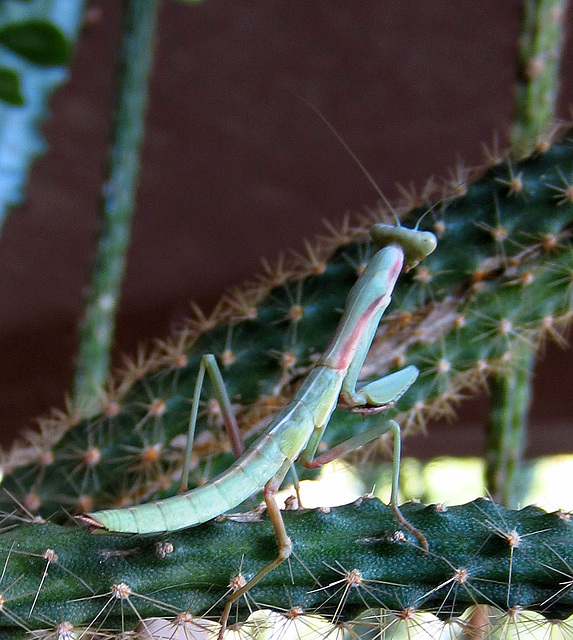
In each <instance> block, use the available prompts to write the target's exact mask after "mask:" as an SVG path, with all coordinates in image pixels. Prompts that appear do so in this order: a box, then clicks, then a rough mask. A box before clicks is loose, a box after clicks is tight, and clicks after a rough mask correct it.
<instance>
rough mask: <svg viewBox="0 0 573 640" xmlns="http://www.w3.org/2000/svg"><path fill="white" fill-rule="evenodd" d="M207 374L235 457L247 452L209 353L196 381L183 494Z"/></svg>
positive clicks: (219, 372) (188, 433)
mask: <svg viewBox="0 0 573 640" xmlns="http://www.w3.org/2000/svg"><path fill="white" fill-rule="evenodd" d="M205 372H207V373H208V374H209V378H211V383H212V385H213V392H214V393H215V398H216V400H217V402H218V403H219V409H220V410H221V415H222V416H223V422H224V424H225V430H226V431H227V436H228V438H229V440H230V442H231V448H232V449H233V455H234V456H235V459H236V458H239V457H240V456H242V455H243V453H244V452H245V445H244V444H243V441H242V439H241V434H240V431H239V425H238V424H237V419H236V418H235V414H234V413H233V409H232V407H231V401H230V400H229V395H228V394H227V390H226V389H225V383H224V381H223V376H222V375H221V370H220V369H219V365H218V364H217V360H216V359H215V356H214V355H213V354H212V353H207V354H205V355H204V356H203V357H202V358H201V363H200V365H199V372H198V373H197V379H196V381H195V389H194V391H193V402H192V404H191V415H190V416H189V428H188V431H187V449H186V451H185V462H184V463H183V471H182V472H181V484H180V486H179V491H180V492H181V493H183V492H185V491H187V489H188V484H189V468H190V466H191V452H192V451H193V440H194V438H195V426H196V425H197V414H198V412H199V402H200V400H201V389H202V388H203V381H204V380H205Z"/></svg>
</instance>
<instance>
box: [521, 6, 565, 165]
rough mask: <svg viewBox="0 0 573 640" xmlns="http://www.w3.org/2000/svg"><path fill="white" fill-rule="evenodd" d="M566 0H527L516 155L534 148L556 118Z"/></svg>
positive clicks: (525, 153)
mask: <svg viewBox="0 0 573 640" xmlns="http://www.w3.org/2000/svg"><path fill="white" fill-rule="evenodd" d="M567 4H568V1H567V0H525V3H524V10H523V26H522V33H521V38H520V51H519V58H520V67H519V76H518V80H517V85H516V89H515V106H514V116H513V127H512V130H511V147H512V150H513V155H514V157H517V158H520V157H523V156H524V155H527V154H528V153H531V152H532V151H534V150H535V149H536V148H537V147H538V144H539V143H540V141H541V139H542V138H543V137H544V136H547V135H548V134H549V133H550V130H551V128H552V126H553V124H554V122H555V104H556V100H557V95H558V91H559V64H560V59H561V50H562V46H563V40H564V38H563V26H564V17H565V13H566V11H567Z"/></svg>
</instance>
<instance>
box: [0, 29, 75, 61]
mask: <svg viewBox="0 0 573 640" xmlns="http://www.w3.org/2000/svg"><path fill="white" fill-rule="evenodd" d="M0 44H2V45H4V46H5V47H6V48H8V49H10V50H11V51H13V52H14V53H17V54H19V55H21V56H22V57H23V58H26V60H28V61H29V62H32V63H34V64H38V65H42V66H57V65H63V64H66V63H67V62H68V60H69V59H70V55H71V47H70V44H69V43H68V40H67V39H66V36H65V35H64V33H63V32H62V31H61V30H60V29H58V27H56V26H55V25H54V24H53V23H52V22H49V21H47V20H38V19H31V20H25V21H22V22H12V23H10V24H7V25H5V26H4V27H2V28H1V29H0Z"/></svg>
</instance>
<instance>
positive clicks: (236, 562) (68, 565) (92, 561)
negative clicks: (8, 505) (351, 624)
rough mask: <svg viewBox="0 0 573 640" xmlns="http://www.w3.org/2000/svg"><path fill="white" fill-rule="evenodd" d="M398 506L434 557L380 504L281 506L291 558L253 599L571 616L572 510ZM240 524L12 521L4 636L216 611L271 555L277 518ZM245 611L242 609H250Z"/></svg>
mask: <svg viewBox="0 0 573 640" xmlns="http://www.w3.org/2000/svg"><path fill="white" fill-rule="evenodd" d="M402 510H403V512H404V515H405V516H406V517H407V518H408V520H409V521H410V522H411V523H413V524H414V525H415V526H416V527H419V528H420V529H421V530H422V531H423V532H424V534H425V535H426V537H427V539H428V542H429V545H430V553H429V554H425V553H424V552H423V550H422V549H420V547H419V545H418V543H417V540H416V539H415V538H414V537H413V536H412V535H411V534H410V533H409V532H408V531H407V530H401V529H400V528H399V527H397V525H396V521H395V517H394V513H393V511H392V509H391V508H390V507H388V506H385V505H383V504H382V503H380V502H379V501H378V500H376V499H361V500H359V501H357V502H356V503H353V504H350V505H347V506H344V507H337V508H333V509H330V510H310V511H305V510H303V511H286V512H284V518H285V523H286V526H287V529H288V531H289V535H291V537H292V540H293V541H294V545H295V546H294V552H295V554H296V555H295V557H294V558H293V560H292V562H291V567H290V568H289V567H286V566H285V567H284V568H279V569H277V570H276V571H274V572H272V573H270V574H269V575H268V576H267V577H266V578H265V579H264V580H263V581H261V583H259V585H257V586H256V587H254V588H253V590H252V593H251V594H250V596H251V597H252V598H253V601H255V602H264V603H265V604H266V605H268V606H274V607H277V608H279V609H281V608H283V607H284V606H285V602H289V601H290V603H291V605H292V606H294V607H298V606H300V607H302V609H303V610H306V611H311V612H312V611H317V610H318V611H320V613H321V614H322V615H325V616H327V617H328V615H329V614H330V615H332V614H333V613H334V612H335V611H337V616H338V620H339V621H344V620H350V619H352V618H354V617H356V616H358V615H360V613H361V612H363V611H364V610H365V609H366V608H368V607H382V608H384V609H387V610H389V611H400V610H405V609H407V608H412V610H418V609H420V610H433V611H435V610H439V611H442V612H443V614H444V615H447V616H452V615H459V614H460V613H461V612H463V611H464V610H465V609H466V608H467V607H469V606H472V605H474V604H478V603H483V604H489V605H493V606H496V607H499V608H500V609H501V610H506V609H508V607H521V608H527V609H530V610H534V611H539V612H541V613H542V614H543V615H544V616H546V617H547V618H553V619H563V618H566V617H567V616H569V615H571V614H572V613H573V591H572V590H570V589H564V588H563V584H564V582H563V581H564V579H566V577H567V576H568V575H570V572H571V566H573V539H572V536H573V524H572V523H571V521H570V517H569V516H568V514H563V513H553V514H551V513H546V512H544V511H542V510H541V509H538V508H536V507H526V508H524V509H521V510H519V511H515V510H510V509H505V508H503V507H500V506H498V505H496V504H494V503H492V502H490V501H488V500H483V499H479V500H476V501H474V502H472V503H468V504H466V505H461V506H456V507H451V508H445V507H440V506H436V505H433V506H424V505H420V504H412V503H410V504H406V505H403V506H402ZM242 520H243V521H242V522H238V521H235V520H234V519H230V518H227V519H225V518H222V519H220V521H218V522H211V523H208V524H205V525H201V526H199V527H195V528H192V529H189V530H186V531H181V532H177V533H173V534H169V535H167V536H165V535H163V536H131V537H126V536H117V535H109V534H108V535H101V536H91V535H89V534H88V533H87V532H86V531H85V529H82V528H73V527H62V526H58V525H53V524H42V525H41V524H35V525H26V526H21V527H18V528H16V529H13V530H10V529H7V530H6V531H4V532H3V533H1V534H0V562H1V564H2V566H3V567H4V568H5V569H4V573H3V574H2V586H3V587H4V586H5V588H6V592H5V596H4V597H5V610H4V611H0V632H1V633H2V636H3V637H4V636H5V634H9V635H12V634H15V635H18V633H20V634H21V635H22V633H21V632H22V629H21V628H20V624H19V621H20V622H21V623H22V624H23V623H24V622H23V621H25V624H26V625H27V626H28V627H29V628H36V629H38V628H44V629H45V628H46V626H49V625H47V623H46V621H47V620H55V619H57V620H58V622H61V621H62V620H66V621H67V622H69V623H70V624H71V625H73V627H74V628H76V629H82V628H85V627H86V626H90V628H92V629H97V628H98V627H99V626H100V625H101V624H103V621H102V618H103V616H104V615H105V616H106V622H105V627H106V628H110V627H111V628H113V626H114V625H117V626H116V628H117V629H120V628H122V625H124V628H126V629H129V628H133V627H135V626H136V625H137V624H138V623H139V621H140V619H141V618H147V617H150V616H165V615H166V614H167V613H169V614H170V615H175V614H176V613H177V612H181V613H183V612H187V613H190V614H192V615H193V616H199V615H201V614H204V613H205V612H209V616H217V615H218V614H219V613H220V610H221V608H222V604H223V602H224V598H222V596H223V595H224V594H225V593H226V592H227V589H228V584H229V582H230V581H232V580H233V579H234V578H235V577H236V576H237V575H238V574H239V572H240V573H241V575H243V576H245V577H248V576H250V575H253V573H255V572H256V571H257V570H258V569H259V568H260V566H261V565H263V564H264V563H265V562H266V561H267V560H268V559H271V558H272V557H273V556H274V554H276V542H275V541H274V536H273V533H272V526H271V524H270V522H269V519H268V517H267V516H266V515H263V516H261V514H260V513H259V514H258V515H257V514H252V517H251V518H250V521H248V520H249V519H246V518H243V519H242ZM332 532H336V534H335V535H330V533H332ZM357 575H360V585H362V586H363V588H359V586H358V585H356V584H355V585H354V586H356V587H357V588H355V589H351V590H348V592H347V593H346V595H345V599H344V602H343V603H342V604H340V603H341V596H340V586H341V583H342V584H343V583H344V580H346V579H350V576H357ZM42 576H43V577H42ZM291 577H292V578H293V579H294V580H293V581H291ZM8 585H10V588H9V590H8ZM337 594H338V595H337ZM126 600H129V605H127V603H126ZM105 602H107V603H108V604H107V605H105V606H104V604H105ZM122 602H123V604H122ZM32 603H34V606H33V615H29V613H30V609H31V607H32ZM102 607H103V608H102ZM239 611H244V616H245V617H246V615H248V613H249V607H247V606H244V607H242V606H241V607H240V609H239ZM56 612H57V615H56ZM241 615H242V614H241Z"/></svg>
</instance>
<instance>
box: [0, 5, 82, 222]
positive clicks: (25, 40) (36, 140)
mask: <svg viewBox="0 0 573 640" xmlns="http://www.w3.org/2000/svg"><path fill="white" fill-rule="evenodd" d="M83 7H84V2H83V0H67V1H66V2H61V1H58V0H46V1H44V2H18V1H16V0H3V2H1V3H0V132H1V135H0V157H1V158H3V159H9V162H4V163H2V164H0V226H1V224H2V223H3V221H4V217H5V216H6V213H7V212H8V210H9V207H11V206H14V205H16V204H18V203H19V202H20V201H21V199H22V195H23V189H24V185H25V181H26V178H27V175H28V170H29V168H30V166H31V163H32V161H33V160H34V158H35V157H36V156H38V155H39V154H40V153H42V152H43V151H44V150H45V142H44V138H43V135H42V133H41V131H40V124H41V122H42V120H44V119H45V118H46V116H47V113H48V99H49V98H50V96H51V95H52V93H53V91H54V90H55V89H56V88H57V87H58V86H60V85H61V84H62V83H63V82H64V81H65V80H66V79H67V76H68V71H67V64H68V63H69V61H70V58H71V54H72V51H73V45H74V43H75V40H76V38H77V36H78V34H79V31H80V28H81V26H82V20H83Z"/></svg>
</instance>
